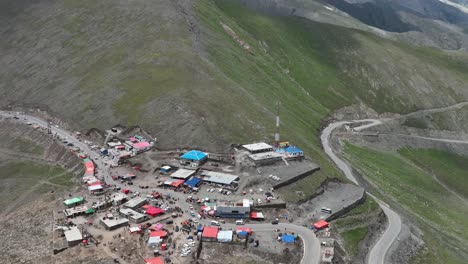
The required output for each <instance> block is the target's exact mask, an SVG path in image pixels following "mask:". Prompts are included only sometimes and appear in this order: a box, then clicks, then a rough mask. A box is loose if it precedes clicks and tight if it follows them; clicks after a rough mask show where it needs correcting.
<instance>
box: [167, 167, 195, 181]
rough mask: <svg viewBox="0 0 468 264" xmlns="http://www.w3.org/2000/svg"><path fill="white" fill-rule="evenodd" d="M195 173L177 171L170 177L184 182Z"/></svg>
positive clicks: (192, 171) (184, 170)
mask: <svg viewBox="0 0 468 264" xmlns="http://www.w3.org/2000/svg"><path fill="white" fill-rule="evenodd" d="M195 172H196V171H194V170H186V169H179V170H177V171H176V172H174V173H172V174H171V177H172V178H176V179H183V180H186V179H188V178H190V176H192V175H193V174H195Z"/></svg>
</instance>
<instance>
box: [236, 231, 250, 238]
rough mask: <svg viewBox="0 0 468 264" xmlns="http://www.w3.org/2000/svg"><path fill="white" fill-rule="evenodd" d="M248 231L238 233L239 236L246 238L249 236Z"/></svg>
mask: <svg viewBox="0 0 468 264" xmlns="http://www.w3.org/2000/svg"><path fill="white" fill-rule="evenodd" d="M247 234H248V233H247V231H240V232H239V233H237V236H239V237H246V236H247Z"/></svg>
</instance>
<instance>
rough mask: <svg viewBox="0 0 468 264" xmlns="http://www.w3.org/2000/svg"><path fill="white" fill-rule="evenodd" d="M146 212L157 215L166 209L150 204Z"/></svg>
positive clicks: (153, 215)
mask: <svg viewBox="0 0 468 264" xmlns="http://www.w3.org/2000/svg"><path fill="white" fill-rule="evenodd" d="M145 214H147V215H150V216H152V217H155V216H158V215H162V214H164V210H163V209H161V208H157V207H153V206H150V207H148V208H147V209H146V211H145Z"/></svg>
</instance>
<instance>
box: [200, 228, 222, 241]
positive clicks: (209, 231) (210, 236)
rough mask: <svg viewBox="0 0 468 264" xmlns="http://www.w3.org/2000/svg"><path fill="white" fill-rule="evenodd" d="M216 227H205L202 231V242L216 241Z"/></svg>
mask: <svg viewBox="0 0 468 264" xmlns="http://www.w3.org/2000/svg"><path fill="white" fill-rule="evenodd" d="M218 231H219V230H218V227H215V226H207V227H205V228H204V229H203V233H202V240H203V241H212V242H213V241H216V240H217V239H218Z"/></svg>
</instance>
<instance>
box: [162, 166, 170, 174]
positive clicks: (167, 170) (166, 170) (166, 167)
mask: <svg viewBox="0 0 468 264" xmlns="http://www.w3.org/2000/svg"><path fill="white" fill-rule="evenodd" d="M171 169H172V168H171V166H168V165H166V166H162V167H161V172H162V173H168V172H169V171H170V170H171Z"/></svg>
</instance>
